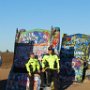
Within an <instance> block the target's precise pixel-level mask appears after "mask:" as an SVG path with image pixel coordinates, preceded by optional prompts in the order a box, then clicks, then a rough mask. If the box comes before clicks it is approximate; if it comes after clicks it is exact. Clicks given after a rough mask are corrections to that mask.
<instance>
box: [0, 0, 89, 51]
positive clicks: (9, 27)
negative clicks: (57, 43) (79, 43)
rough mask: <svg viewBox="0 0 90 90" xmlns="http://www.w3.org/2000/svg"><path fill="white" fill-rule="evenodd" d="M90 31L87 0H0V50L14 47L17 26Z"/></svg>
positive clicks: (76, 31) (72, 32)
mask: <svg viewBox="0 0 90 90" xmlns="http://www.w3.org/2000/svg"><path fill="white" fill-rule="evenodd" d="M52 25H53V26H58V27H60V29H61V36H62V34H63V33H67V34H74V33H84V34H90V0H0V50H1V51H5V50H6V49H9V50H10V51H13V50H14V41H15V32H16V28H19V29H21V28H25V29H27V30H30V29H35V28H42V29H50V28H51V26H52Z"/></svg>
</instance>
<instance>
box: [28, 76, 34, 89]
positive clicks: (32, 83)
mask: <svg viewBox="0 0 90 90" xmlns="http://www.w3.org/2000/svg"><path fill="white" fill-rule="evenodd" d="M29 80H30V85H29V88H30V90H33V87H34V74H32V76H31V77H29Z"/></svg>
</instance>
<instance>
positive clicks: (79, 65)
mask: <svg viewBox="0 0 90 90" xmlns="http://www.w3.org/2000/svg"><path fill="white" fill-rule="evenodd" d="M89 44H90V36H88V35H84V34H74V35H67V34H64V36H63V39H62V46H61V63H62V62H63V63H64V64H63V65H65V63H66V62H67V61H71V62H70V65H71V64H72V67H71V68H72V69H73V70H74V73H75V80H74V81H78V82H80V81H82V79H83V69H84V61H88V60H89V53H90V52H89V50H90V49H89V48H90V46H89ZM71 47H72V48H73V51H72V52H73V54H72V55H70V54H69V53H70V52H71V51H70V52H66V51H65V52H64V51H63V49H70V48H71ZM62 48H63V49H62ZM62 52H63V54H62ZM66 54H67V55H66ZM68 55H69V58H68ZM62 56H63V57H62ZM71 57H72V58H71ZM66 58H68V59H66ZM65 60H67V61H65ZM67 69H68V67H67Z"/></svg>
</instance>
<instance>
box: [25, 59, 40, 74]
mask: <svg viewBox="0 0 90 90" xmlns="http://www.w3.org/2000/svg"><path fill="white" fill-rule="evenodd" d="M25 66H26V69H27V71H28V73H34V72H37V71H39V70H40V65H39V62H38V60H37V59H35V58H34V59H33V58H30V59H29V61H28V63H26V65H25Z"/></svg>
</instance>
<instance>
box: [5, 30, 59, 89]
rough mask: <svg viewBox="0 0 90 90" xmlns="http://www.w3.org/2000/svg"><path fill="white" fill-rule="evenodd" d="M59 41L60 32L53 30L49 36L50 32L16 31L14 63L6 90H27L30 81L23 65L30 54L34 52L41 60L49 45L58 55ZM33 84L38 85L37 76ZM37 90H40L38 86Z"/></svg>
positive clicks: (38, 79)
mask: <svg viewBox="0 0 90 90" xmlns="http://www.w3.org/2000/svg"><path fill="white" fill-rule="evenodd" d="M50 37H51V38H50ZM51 39H52V40H51ZM54 39H55V40H57V42H55V40H54ZM50 40H51V42H50ZM59 40H60V30H55V32H54V33H53V35H52V34H50V30H43V29H34V30H30V31H26V30H25V29H21V30H19V31H18V30H17V31H16V37H15V48H14V61H13V66H12V69H11V72H10V75H9V78H8V82H7V87H6V90H29V83H30V81H29V77H28V75H27V71H26V68H25V64H26V62H27V61H28V59H29V55H30V53H32V52H34V54H35V56H36V57H37V58H38V60H42V57H43V55H44V54H47V52H48V47H49V46H50V45H53V47H54V49H55V51H56V52H58V53H59V42H60V41H59ZM34 84H35V85H36V84H38V85H39V84H40V78H38V77H37V76H36V77H35V78H34ZM36 88H37V87H36ZM38 88H40V85H39V86H38ZM35 90H36V89H35ZM38 90H39V89H38Z"/></svg>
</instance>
